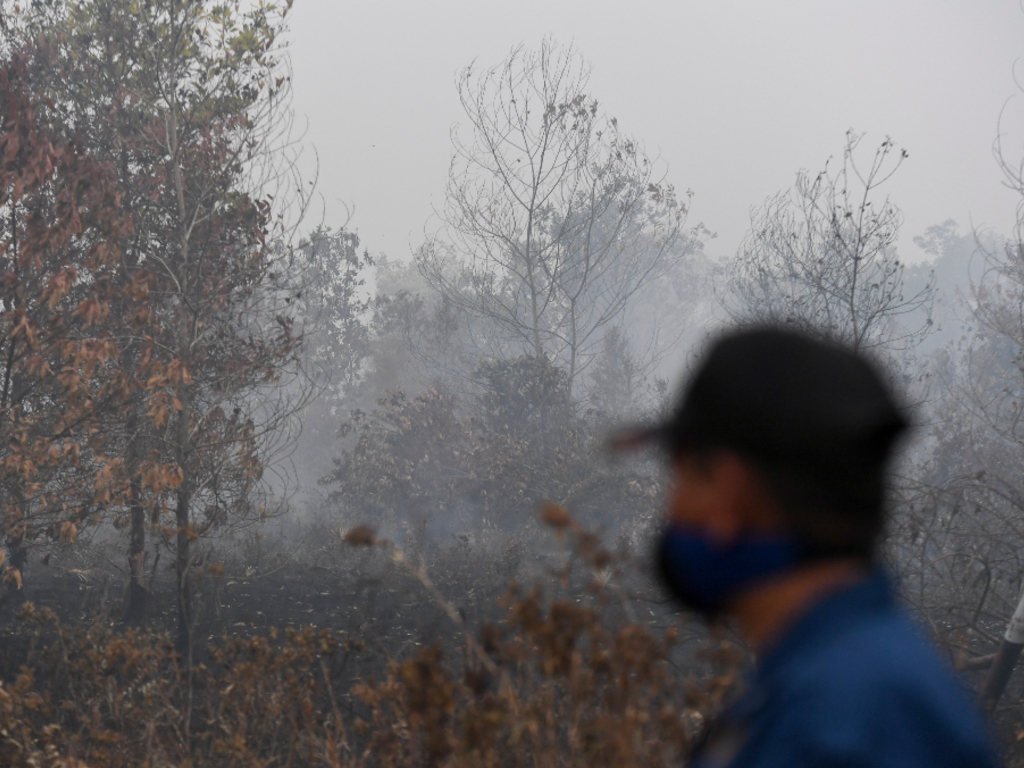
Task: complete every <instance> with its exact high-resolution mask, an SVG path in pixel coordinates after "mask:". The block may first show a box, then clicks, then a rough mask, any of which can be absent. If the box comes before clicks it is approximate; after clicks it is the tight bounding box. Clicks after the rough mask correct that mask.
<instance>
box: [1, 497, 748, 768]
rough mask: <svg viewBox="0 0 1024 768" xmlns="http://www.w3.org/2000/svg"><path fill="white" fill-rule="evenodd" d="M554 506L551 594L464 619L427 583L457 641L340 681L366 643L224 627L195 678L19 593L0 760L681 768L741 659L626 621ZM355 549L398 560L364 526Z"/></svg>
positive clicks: (588, 546)
mask: <svg viewBox="0 0 1024 768" xmlns="http://www.w3.org/2000/svg"><path fill="white" fill-rule="evenodd" d="M556 513H557V514H556ZM561 514H562V511H560V510H554V509H548V510H547V512H546V515H547V516H548V517H549V518H552V519H549V520H548V522H549V523H550V524H552V525H554V526H555V527H556V529H557V530H558V531H559V533H560V535H561V536H564V537H565V538H566V539H567V540H568V541H571V542H572V544H573V551H574V553H575V556H574V557H572V558H570V560H569V562H568V564H567V565H566V566H565V569H564V570H561V571H560V572H558V573H555V574H552V577H553V578H552V580H551V581H550V583H549V584H547V586H546V588H543V589H542V588H541V587H539V586H534V587H530V588H520V587H518V586H514V585H513V587H512V588H511V589H510V590H509V592H508V594H507V595H506V596H505V598H504V599H503V601H502V609H503V615H504V619H503V620H502V621H499V622H495V623H488V624H484V625H482V626H479V627H474V628H470V627H469V626H466V625H465V622H464V620H463V619H462V617H461V615H460V613H459V611H458V610H457V609H455V608H453V607H452V606H451V605H449V604H447V603H446V602H445V598H444V597H443V596H442V595H440V594H439V593H438V594H435V598H436V600H437V601H438V603H439V604H440V605H441V607H442V608H443V609H444V610H445V612H448V613H449V615H450V616H451V618H452V619H453V620H455V621H456V622H458V623H460V625H461V628H462V630H463V633H462V641H461V642H460V643H458V644H453V645H451V646H450V647H445V648H441V647H438V646H431V647H425V646H421V647H418V648H415V649H413V650H411V651H410V652H408V653H406V654H405V655H404V656H403V657H398V658H392V659H390V661H389V663H388V664H387V667H386V671H385V672H384V674H382V675H380V678H379V679H362V678H357V679H355V680H353V677H352V675H351V674H350V673H349V672H348V671H347V670H348V661H349V658H350V657H351V656H352V655H353V654H358V653H359V652H360V644H359V643H358V642H357V641H355V640H353V639H352V638H350V637H348V636H347V635H345V634H343V633H339V632H332V631H326V630H316V629H313V628H304V629H301V630H289V631H287V632H285V633H276V632H271V633H269V634H267V635H265V636H256V637H248V638H234V639H229V638H225V639H224V640H222V641H221V642H220V643H218V644H217V645H215V647H213V648H212V649H211V652H210V656H209V661H208V662H207V663H206V664H199V665H196V666H195V667H194V668H193V669H192V670H191V671H190V670H188V669H186V667H185V666H184V665H183V664H182V662H181V659H180V658H179V657H178V656H177V655H176V654H175V653H174V652H173V649H172V647H171V644H170V642H169V641H168V639H167V637H166V636H163V635H159V634H146V633H136V632H131V631H129V632H118V631H114V630H113V629H111V628H110V627H109V626H103V625H96V626H93V627H92V628H91V629H81V628H69V627H66V626H63V625H61V624H60V623H59V622H57V621H56V620H55V617H54V616H53V614H52V613H51V612H49V611H47V610H45V609H36V608H34V607H33V606H32V605H31V604H27V605H26V606H24V607H23V609H22V610H21V612H20V614H19V616H18V620H19V622H20V627H21V634H22V635H23V636H24V637H25V638H28V644H27V648H28V650H27V652H26V658H25V666H24V667H23V668H22V672H21V674H20V675H19V676H18V678H17V679H16V680H15V681H14V682H13V683H12V684H10V685H6V686H4V687H3V688H2V689H0V764H2V765H5V766H6V765H10V766H51V767H53V768H56V767H57V766H80V765H88V766H94V767H96V768H99V767H101V766H154V767H155V766H191V767H192V768H200V767H201V766H398V765H402V766H406V765H431V766H451V767H453V768H454V767H456V766H459V767H461V766H481V767H482V766H509V767H512V766H576V765H579V766H584V765H585V766H587V767H588V768H593V767H594V766H609V767H611V766H626V765H629V766H635V765H647V766H659V765H673V766H676V765H679V764H680V761H681V760H682V759H683V757H684V754H685V750H686V748H687V745H688V743H689V740H690V738H691V737H692V735H693V733H694V732H695V731H696V730H697V728H698V727H699V725H700V723H701V721H702V719H703V717H704V716H705V714H706V713H707V712H708V711H709V710H711V709H713V708H715V707H716V706H717V705H718V703H719V702H720V699H721V696H722V694H723V692H724V691H725V690H727V689H728V688H729V687H730V685H731V683H732V681H733V678H734V674H735V669H736V667H737V664H738V661H739V654H738V653H737V651H736V650H735V648H734V647H733V646H731V645H730V644H729V643H727V642H724V641H714V642H708V643H706V646H705V650H704V652H703V654H702V655H698V656H696V657H695V656H694V655H693V654H692V652H690V651H689V650H688V649H686V648H683V647H682V645H683V644H682V643H681V642H680V639H679V638H680V635H679V633H678V631H677V630H676V628H674V627H668V628H665V629H659V628H658V627H656V626H654V625H651V624H645V623H640V622H637V621H630V620H628V619H627V618H626V617H625V613H624V612H623V610H622V601H623V599H624V598H623V595H622V592H621V588H620V586H618V585H617V584H616V574H617V573H618V571H617V568H618V565H617V561H616V558H614V557H613V556H612V555H611V554H610V553H608V552H607V551H606V550H605V549H604V548H603V547H602V546H601V545H600V542H599V541H598V539H597V538H596V537H594V536H593V535H592V534H590V533H588V532H586V531H583V530H582V529H580V528H579V527H578V526H577V525H576V524H575V522H573V521H572V519H571V517H569V516H568V515H567V514H566V515H564V516H560V515H561ZM350 543H351V544H353V545H367V546H376V547H380V548H382V549H384V550H385V551H386V552H388V553H389V554H390V555H391V556H392V558H393V559H395V560H396V561H398V562H402V561H403V559H404V558H403V555H402V553H401V552H399V551H398V550H396V549H394V548H393V547H391V545H390V544H388V543H387V542H381V541H377V540H376V538H375V537H374V536H373V533H372V531H369V530H361V531H359V532H358V535H356V534H353V535H352V536H351V537H350ZM406 566H407V567H408V569H409V570H410V571H411V572H412V573H413V574H414V575H416V576H417V577H418V578H419V579H420V580H421V581H423V582H424V584H425V586H427V587H428V591H429V588H430V587H432V582H430V580H429V576H428V575H427V574H426V573H425V572H423V571H422V569H421V568H420V567H419V566H417V565H414V564H408V563H406ZM574 584H576V585H582V587H583V589H573V585H574ZM433 592H434V593H436V589H435V590H433ZM355 608H357V607H355ZM683 658H686V659H687V663H686V664H685V665H683V664H680V659H683Z"/></svg>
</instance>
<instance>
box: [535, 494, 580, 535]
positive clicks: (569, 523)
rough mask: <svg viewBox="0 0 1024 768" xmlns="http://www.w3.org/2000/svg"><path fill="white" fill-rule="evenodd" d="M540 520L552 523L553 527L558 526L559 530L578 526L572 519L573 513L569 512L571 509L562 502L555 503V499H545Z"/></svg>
mask: <svg viewBox="0 0 1024 768" xmlns="http://www.w3.org/2000/svg"><path fill="white" fill-rule="evenodd" d="M540 521H541V522H542V523H545V524H546V525H550V526H551V527H552V528H557V529H558V530H559V531H561V530H564V529H566V528H575V527H576V522H575V521H574V520H573V519H572V515H570V514H569V510H568V509H566V508H565V507H563V506H562V505H561V504H555V502H553V501H545V502H544V503H543V504H542V505H541V508H540Z"/></svg>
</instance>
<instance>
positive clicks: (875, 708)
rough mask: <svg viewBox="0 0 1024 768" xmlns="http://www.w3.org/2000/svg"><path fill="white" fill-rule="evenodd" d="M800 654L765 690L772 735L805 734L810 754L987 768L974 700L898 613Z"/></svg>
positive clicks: (865, 621) (983, 731)
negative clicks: (925, 759) (777, 730)
mask: <svg viewBox="0 0 1024 768" xmlns="http://www.w3.org/2000/svg"><path fill="white" fill-rule="evenodd" d="M802 650H803V653H801V654H799V656H794V657H793V658H791V659H790V661H789V663H788V664H786V665H785V666H784V667H783V668H781V669H779V670H778V671H777V673H776V675H775V676H774V679H773V680H772V681H771V682H772V687H773V689H774V691H773V695H772V698H773V699H774V702H773V704H774V707H773V708H775V709H776V712H777V713H778V715H779V716H780V717H781V718H782V720H783V722H779V723H777V725H778V726H780V727H781V729H782V731H792V732H795V733H802V734H803V738H804V739H806V742H807V743H806V746H807V747H808V748H817V749H821V750H822V751H823V752H829V751H834V752H835V753H837V754H841V753H846V752H866V753H874V754H876V755H879V754H883V753H884V754H888V756H889V757H897V756H902V758H903V759H905V760H907V761H908V763H907V764H909V765H915V764H918V761H917V758H919V757H920V756H922V755H932V756H934V757H935V759H936V762H934V763H927V764H934V765H971V764H977V765H983V766H984V765H989V764H991V762H990V761H989V760H988V756H989V755H990V751H989V744H988V734H987V731H986V729H985V727H984V725H983V722H982V720H981V717H980V715H979V714H978V712H977V710H976V708H975V707H974V705H973V703H972V702H971V700H970V697H969V696H968V694H967V692H966V691H965V690H964V688H963V687H962V686H961V685H960V683H959V682H958V681H957V679H956V678H955V677H954V675H953V673H952V671H951V670H950V669H949V667H948V665H947V664H946V663H945V662H944V661H943V660H942V659H941V657H940V656H939V654H938V652H937V651H936V650H935V648H934V647H933V646H932V644H931V643H930V642H929V641H928V640H926V639H925V637H924V636H923V635H922V633H921V632H920V631H919V630H918V629H917V627H915V626H914V624H913V622H912V621H911V620H910V618H909V617H907V616H906V615H905V614H903V613H902V612H901V611H899V610H897V609H896V608H892V609H891V610H886V611H882V612H879V613H877V614H875V615H872V616H868V617H862V620H861V621H859V622H857V623H856V624H855V625H853V626H848V627H846V628H844V630H843V631H841V632H838V631H837V632H834V633H830V634H826V635H824V636H822V637H819V638H818V642H816V643H814V644H809V645H808V646H806V647H804V648H803V649H802ZM867 764H874V763H870V762H869V763H867ZM879 764H897V763H890V762H881V763H879ZM920 764H926V763H920Z"/></svg>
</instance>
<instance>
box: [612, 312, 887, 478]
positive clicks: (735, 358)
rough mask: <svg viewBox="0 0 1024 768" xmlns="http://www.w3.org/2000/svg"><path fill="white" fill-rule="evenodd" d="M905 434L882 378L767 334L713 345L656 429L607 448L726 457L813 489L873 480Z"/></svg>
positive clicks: (816, 345)
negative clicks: (652, 446)
mask: <svg viewBox="0 0 1024 768" xmlns="http://www.w3.org/2000/svg"><path fill="white" fill-rule="evenodd" d="M906 427H907V422H906V420H905V419H904V417H903V415H902V414H901V413H900V408H899V407H898V406H897V404H896V402H895V399H894V397H893V396H892V394H891V392H890V391H889V388H888V387H887V386H886V385H885V383H884V382H883V379H882V377H881V376H880V375H879V374H878V372H877V371H876V370H875V368H874V366H873V365H871V364H870V363H869V362H868V361H867V360H866V359H864V358H863V357H862V356H861V355H858V354H856V353H855V352H853V351H852V350H850V349H849V348H847V347H844V346H842V345H839V344H834V343H830V342H826V341H822V340H819V339H815V338H812V337H809V336H807V335H804V334H802V333H799V332H796V331H793V330H790V329H786V328H776V327H755V328H747V329H744V330H740V331H734V332H732V333H729V334H727V335H724V336H722V337H721V338H719V339H718V340H717V342H716V343H715V344H714V345H713V346H712V347H711V349H710V351H709V353H708V354H707V356H706V357H705V359H704V360H703V361H702V363H701V365H700V367H699V368H698V369H697V371H696V372H695V373H694V375H693V377H692V378H691V379H690V381H689V382H688V384H687V386H686V388H685V391H684V392H683V395H682V398H681V400H680V403H679V406H678V407H677V408H676V410H675V411H674V413H673V415H672V416H671V417H670V418H669V419H668V420H667V421H666V422H664V423H663V424H658V425H654V426H652V427H647V428H641V429H638V430H633V431H632V432H625V433H623V434H621V435H620V436H618V437H617V438H616V439H614V441H613V444H614V445H615V446H616V447H620V448H628V447H633V446H636V445H639V444H642V443H645V442H651V441H654V442H657V443H658V444H660V445H661V446H662V447H664V448H665V449H666V450H667V451H668V452H669V454H670V455H678V454H680V453H685V452H689V451H703V450H708V449H720V448H724V449H729V450H733V451H736V452H737V453H739V454H741V455H744V456H746V457H748V458H751V459H755V460H759V461H761V462H763V463H766V464H770V465H773V466H779V465H784V466H789V467H793V468H795V469H800V470H802V471H806V472H808V473H809V474H811V475H814V476H816V477H818V478H820V479H831V478H836V479H839V478H840V477H846V478H848V479H850V480H854V479H855V477H856V476H858V475H862V474H863V473H865V472H877V471H878V470H879V469H880V468H881V467H882V466H883V465H884V463H885V461H886V459H887V457H888V455H889V452H890V450H891V448H892V445H893V442H894V441H895V439H896V437H897V436H898V435H899V434H900V433H901V432H902V431H903V430H904V429H905V428H906Z"/></svg>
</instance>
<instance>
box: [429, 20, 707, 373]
mask: <svg viewBox="0 0 1024 768" xmlns="http://www.w3.org/2000/svg"><path fill="white" fill-rule="evenodd" d="M588 79H589V69H588V67H587V66H586V64H585V63H584V62H583V61H582V60H581V59H580V57H579V56H578V55H577V54H576V52H575V51H574V50H572V49H571V48H560V47H558V46H557V45H555V44H554V43H553V42H551V41H550V40H548V41H545V42H544V43H543V44H542V45H541V47H540V49H539V50H528V49H525V48H521V47H520V48H516V49H514V50H513V51H512V52H511V53H510V55H509V56H508V58H507V59H506V60H505V61H504V62H503V63H502V64H500V65H499V66H496V67H493V68H490V69H486V70H482V71H481V70H479V69H477V68H476V67H474V66H470V67H468V68H466V69H465V70H463V72H462V73H461V75H460V76H459V79H458V91H459V98H460V100H461V103H462V107H463V109H464V111H465V114H466V117H467V119H468V123H469V126H468V127H469V136H468V137H466V136H464V135H463V134H462V133H460V131H459V130H455V131H453V137H452V138H453V143H454V145H455V153H454V157H453V160H452V163H451V168H450V173H449V178H448V185H447V193H446V202H445V207H444V210H443V214H442V217H443V221H444V227H443V229H442V230H441V232H439V233H438V235H437V236H435V237H433V238H431V239H430V240H429V241H428V242H427V243H426V245H425V246H424V247H423V249H422V251H421V253H420V256H419V264H420V268H421V270H422V272H423V274H424V275H425V276H426V278H427V279H428V280H429V281H430V282H431V283H432V284H433V285H434V286H435V287H436V288H437V289H438V290H439V291H440V292H441V294H442V295H443V296H444V297H445V299H447V300H449V301H450V302H451V303H452V304H453V305H454V306H456V307H459V308H460V309H463V310H466V311H468V312H469V313H470V314H471V315H474V316H476V317H478V318H483V319H484V320H486V321H487V322H486V323H485V324H484V326H485V328H486V330H485V331H484V332H483V336H484V337H485V338H483V339H482V342H483V344H484V345H486V346H487V347H488V348H489V349H491V350H495V351H498V353H499V354H500V355H501V356H503V357H514V356H516V355H518V354H523V353H529V354H532V355H533V356H535V357H538V358H539V357H542V356H547V357H549V358H550V359H552V360H554V361H556V362H557V363H558V364H559V365H562V366H564V367H565V369H566V371H567V373H568V376H569V382H570V386H572V384H573V382H575V381H576V380H577V379H578V377H579V375H580V374H581V373H582V372H583V371H584V370H585V369H586V368H587V366H588V365H589V363H590V362H591V360H593V358H594V357H595V355H596V354H597V353H598V351H599V350H600V348H601V344H602V338H603V335H604V333H605V332H606V331H608V330H609V329H610V328H611V327H613V326H615V325H616V324H617V323H618V322H619V321H621V320H622V318H623V316H624V314H625V313H626V312H627V310H628V308H629V306H630V303H631V302H632V301H634V300H635V299H636V298H637V296H638V295H639V294H640V293H641V291H642V290H643V288H644V287H645V286H646V285H648V284H650V283H651V282H652V281H654V280H656V279H658V278H659V277H661V276H663V275H665V274H666V273H667V272H668V271H669V270H670V269H671V268H672V267H673V265H674V264H675V263H676V262H677V261H678V260H679V259H681V258H682V257H683V256H684V255H685V254H686V253H687V250H688V249H689V248H690V247H691V245H692V242H693V241H692V239H691V237H690V236H688V235H687V234H686V233H684V231H683V224H684V220H685V215H686V206H685V204H684V203H683V202H681V201H680V200H679V199H678V197H677V195H676V192H675V190H674V189H673V187H672V186H671V185H670V184H668V183H667V182H666V181H665V179H664V176H663V175H660V174H659V172H658V171H657V170H656V169H655V164H654V163H653V162H652V161H651V159H650V158H648V157H647V155H646V154H645V153H644V151H643V149H642V147H641V146H640V145H639V144H638V143H637V142H636V141H635V140H634V139H631V138H629V137H628V136H626V135H625V134H623V133H622V131H621V130H620V128H619V125H618V122H617V121H616V120H615V119H614V118H609V117H606V116H605V115H604V114H603V113H602V112H601V111H600V110H599V108H598V103H597V101H596V100H594V99H593V98H592V97H591V96H590V95H588V93H587V91H586V88H587V84H588Z"/></svg>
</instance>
